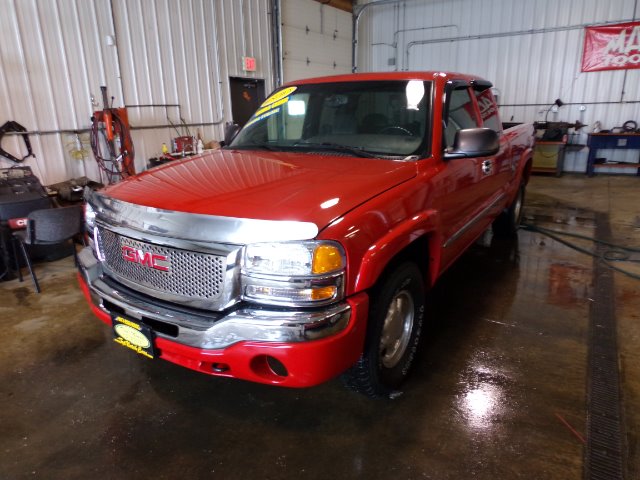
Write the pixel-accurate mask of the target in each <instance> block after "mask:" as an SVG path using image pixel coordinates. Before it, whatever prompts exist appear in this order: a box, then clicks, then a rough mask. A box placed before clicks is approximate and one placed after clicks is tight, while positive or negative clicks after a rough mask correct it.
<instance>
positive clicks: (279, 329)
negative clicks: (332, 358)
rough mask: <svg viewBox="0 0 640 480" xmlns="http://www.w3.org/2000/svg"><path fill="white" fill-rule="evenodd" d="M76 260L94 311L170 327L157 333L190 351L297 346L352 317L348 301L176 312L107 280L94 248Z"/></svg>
mask: <svg viewBox="0 0 640 480" xmlns="http://www.w3.org/2000/svg"><path fill="white" fill-rule="evenodd" d="M78 261H79V269H80V273H81V274H82V276H83V278H84V281H85V282H86V283H87V286H88V287H89V292H90V294H91V300H92V302H93V303H94V305H95V306H96V307H98V308H99V309H100V310H102V311H103V312H105V313H106V314H116V313H121V312H120V311H119V310H121V311H122V312H124V314H125V315H127V316H129V317H131V318H135V319H137V320H140V321H142V322H144V320H145V319H150V320H151V321H154V322H161V323H162V324H166V325H167V326H172V327H171V328H170V330H171V331H175V332H177V334H176V335H169V334H166V333H162V332H160V331H157V330H156V335H158V336H160V337H163V338H166V339H167V340H171V341H175V342H178V343H181V344H183V345H188V346H192V347H197V348H203V349H221V348H226V347H228V346H230V345H233V344H234V343H238V342H242V341H262V342H284V343H290V342H294V343H297V342H306V341H310V340H317V339H320V338H325V337H328V336H330V335H334V334H336V333H338V332H340V331H342V330H344V329H345V328H346V326H347V324H348V323H349V319H350V317H351V307H350V306H349V305H348V304H347V303H346V302H345V303H338V304H335V305H331V306H328V307H325V308H322V309H320V310H291V309H275V308H274V309H267V308H248V307H245V308H243V307H242V306H240V308H235V309H230V310H229V311H226V312H207V311H203V310H195V309H187V308H184V307H176V308H172V306H171V305H168V304H166V303H164V302H154V301H153V299H152V298H151V297H149V296H146V295H141V294H138V293H137V292H135V291H132V290H130V289H129V288H127V287H125V286H124V285H121V284H118V283H116V282H114V281H113V280H111V279H110V278H108V277H106V276H105V275H104V271H103V269H102V266H101V264H100V262H98V260H97V259H96V258H95V256H94V254H93V251H92V250H91V248H89V247H87V248H85V249H83V250H82V251H81V252H80V254H79V255H78ZM113 306H115V310H116V311H114V307H113ZM110 308H111V309H110ZM154 330H155V329H154Z"/></svg>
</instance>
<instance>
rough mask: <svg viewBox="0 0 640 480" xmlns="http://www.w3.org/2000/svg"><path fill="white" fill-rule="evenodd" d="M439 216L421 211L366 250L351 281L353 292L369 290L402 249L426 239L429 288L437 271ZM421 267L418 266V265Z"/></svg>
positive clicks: (439, 242) (439, 252) (436, 212)
mask: <svg viewBox="0 0 640 480" xmlns="http://www.w3.org/2000/svg"><path fill="white" fill-rule="evenodd" d="M439 223H440V214H439V213H438V211H436V210H425V211H423V212H421V213H418V214H416V215H413V216H412V217H411V218H409V219H408V220H405V221H403V222H401V223H399V224H397V225H395V226H394V227H393V228H392V229H391V230H389V231H388V232H387V234H385V235H384V236H383V237H381V238H380V239H378V240H377V241H376V242H375V243H373V244H372V245H371V246H370V247H369V248H368V249H367V252H366V254H365V255H364V257H363V258H362V262H361V264H360V269H359V271H358V274H357V276H356V279H355V284H354V291H355V292H360V291H363V290H366V289H368V288H371V287H372V286H373V285H374V284H375V283H376V282H377V281H378V278H379V277H380V275H381V274H382V273H383V271H384V269H385V268H386V267H387V266H388V265H389V263H390V262H391V261H392V260H393V259H394V258H395V257H396V256H397V255H398V254H399V253H400V252H402V251H403V250H404V249H405V248H407V247H408V246H409V245H411V244H412V243H413V242H415V241H416V240H418V239H420V238H424V237H427V238H428V243H429V248H428V251H427V252H425V254H428V255H429V262H428V267H429V271H428V278H425V280H426V281H427V282H428V283H429V284H433V282H434V281H435V279H436V278H437V276H438V272H439V270H440V258H441V245H442V242H441V237H442V235H441V234H440V228H439ZM420 266H421V267H422V265H420Z"/></svg>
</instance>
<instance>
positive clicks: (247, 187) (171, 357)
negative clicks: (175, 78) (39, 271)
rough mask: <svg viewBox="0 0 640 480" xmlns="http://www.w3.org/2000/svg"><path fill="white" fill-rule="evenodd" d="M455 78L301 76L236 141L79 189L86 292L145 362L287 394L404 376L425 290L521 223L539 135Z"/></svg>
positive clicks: (486, 87) (475, 84)
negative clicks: (485, 241) (504, 119)
mask: <svg viewBox="0 0 640 480" xmlns="http://www.w3.org/2000/svg"><path fill="white" fill-rule="evenodd" d="M490 87H491V84H490V83H489V82H487V81H485V80H482V79H480V78H477V77H474V76H469V75H461V74H456V73H442V72H398V73H369V74H356V75H345V76H334V77H326V78H316V79H308V80H303V81H299V82H295V83H290V84H287V85H285V86H283V87H282V88H280V89H278V90H277V91H276V92H275V93H273V94H272V95H271V96H270V97H269V98H268V99H267V100H266V101H265V102H264V103H263V104H262V105H261V107H260V108H259V109H258V111H257V112H256V113H255V114H254V116H253V117H252V118H251V119H250V120H249V122H248V123H247V124H246V125H245V126H244V128H243V129H242V130H241V131H240V132H239V133H237V132H234V131H229V137H231V136H232V135H233V134H236V133H237V135H235V138H233V139H232V141H231V138H228V139H227V140H228V141H230V143H229V144H228V145H227V146H225V147H224V148H223V149H221V150H217V151H211V152H205V153H204V154H202V155H199V156H197V157H191V158H186V159H184V160H180V161H176V162H173V163H171V164H167V165H163V166H160V167H157V168H154V169H151V170H148V171H146V172H144V173H142V174H140V175H137V176H135V177H131V178H128V179H126V180H125V181H123V182H121V183H119V184H117V185H113V186H110V187H108V188H106V189H104V190H102V191H97V192H90V191H88V192H87V194H86V200H87V205H86V224H87V229H88V233H89V235H88V236H89V237H90V238H91V242H90V245H89V246H88V247H87V248H85V249H84V250H83V251H82V252H81V253H80V255H79V260H80V261H79V264H80V266H79V269H80V272H79V276H78V277H79V280H80V285H81V287H82V290H83V291H84V293H85V295H86V297H87V300H88V301H89V303H90V305H91V308H92V309H93V311H94V313H95V314H96V315H97V316H98V317H99V318H100V319H101V320H102V321H103V322H105V323H107V324H108V325H110V326H112V328H113V331H114V339H115V341H116V342H118V343H119V344H121V345H123V346H125V347H128V348H130V349H132V350H134V351H136V352H138V353H140V354H141V355H143V356H146V357H150V358H156V357H159V358H163V359H165V360H168V361H170V362H174V363H177V364H179V365H183V366H185V367H188V368H191V369H194V370H197V371H200V372H203V373H207V374H211V375H219V376H225V377H234V378H240V379H245V380H250V381H254V382H262V383H268V384H273V385H281V386H287V387H307V386H312V385H316V384H319V383H321V382H324V381H327V380H329V379H331V378H333V377H335V376H337V375H339V374H343V378H344V379H345V380H346V384H347V385H348V386H350V387H351V388H353V389H355V390H357V391H359V392H362V393H364V394H367V395H371V396H377V395H385V394H388V393H390V392H392V391H393V390H394V389H396V388H397V387H398V386H399V384H400V383H401V382H402V381H403V380H404V379H405V377H406V376H407V374H408V372H409V369H410V367H411V363H412V360H413V358H414V354H415V352H416V349H417V347H418V344H419V340H420V332H421V330H422V327H423V322H424V315H425V311H424V303H425V292H426V291H427V290H428V289H429V287H430V286H431V285H433V283H434V282H435V281H436V279H437V278H438V277H439V276H440V275H441V274H442V272H443V271H444V270H446V269H447V267H449V266H450V265H451V264H452V262H453V261H454V260H455V259H456V258H457V257H459V256H460V255H461V254H462V253H463V252H464V251H465V249H467V247H469V246H470V245H471V244H472V243H473V242H474V241H475V240H476V239H477V238H478V237H479V236H480V235H481V234H482V233H483V232H484V231H485V230H486V229H487V228H488V227H490V226H491V225H493V228H494V232H496V233H497V234H507V235H508V234H512V233H514V232H515V230H516V229H517V227H518V223H519V221H520V216H521V212H522V204H523V199H524V191H525V186H526V183H527V180H528V178H529V172H530V169H531V158H532V148H533V139H534V136H533V133H534V131H533V127H532V126H531V125H527V124H523V125H519V126H515V127H512V128H509V129H504V130H503V127H502V124H501V122H500V119H499V116H498V109H497V106H496V103H495V100H494V97H493V95H492V93H491V88H490Z"/></svg>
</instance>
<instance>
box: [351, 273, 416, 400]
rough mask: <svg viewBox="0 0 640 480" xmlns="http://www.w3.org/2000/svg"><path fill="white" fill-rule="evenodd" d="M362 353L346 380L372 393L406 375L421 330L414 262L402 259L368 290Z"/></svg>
mask: <svg viewBox="0 0 640 480" xmlns="http://www.w3.org/2000/svg"><path fill="white" fill-rule="evenodd" d="M371 300H372V302H371V309H370V314H369V325H368V331H367V339H366V343H365V347H364V352H363V354H362V357H360V359H359V360H358V362H357V363H356V364H355V365H354V366H353V367H352V368H351V369H349V370H348V371H347V372H346V373H345V374H344V375H343V380H344V382H345V384H346V385H347V386H348V387H349V388H351V389H352V390H355V391H357V392H359V393H363V394H365V395H368V396H371V397H378V396H383V395H389V394H391V393H392V392H393V391H394V390H395V389H397V388H398V387H399V386H400V384H401V383H402V381H403V380H404V379H405V378H406V377H407V375H408V373H409V369H410V367H411V364H412V363H413V359H414V357H415V353H416V350H417V348H418V342H419V340H420V333H421V331H422V323H423V317H424V302H425V300H424V283H423V280H422V273H421V272H420V270H419V269H418V267H417V266H416V265H415V264H414V263H403V264H401V265H400V266H398V267H397V268H396V269H395V270H393V271H392V273H391V275H389V276H388V277H387V279H385V280H384V281H383V282H382V284H381V285H380V286H379V287H378V288H375V289H374V290H373V291H372V292H371Z"/></svg>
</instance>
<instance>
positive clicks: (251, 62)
mask: <svg viewBox="0 0 640 480" xmlns="http://www.w3.org/2000/svg"><path fill="white" fill-rule="evenodd" d="M242 69H243V70H244V71H245V72H255V71H256V59H255V58H254V57H242Z"/></svg>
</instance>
